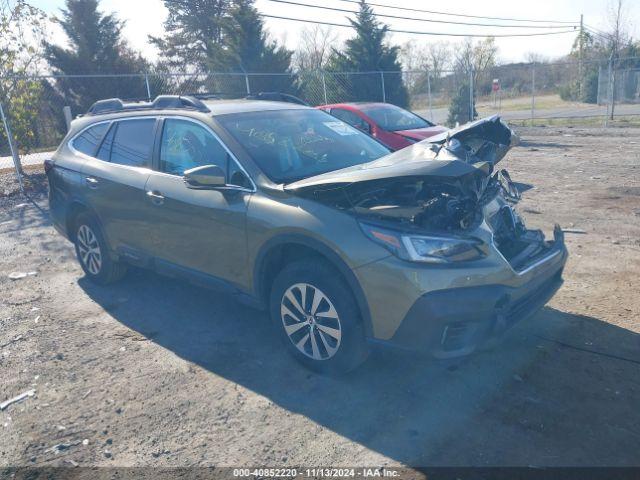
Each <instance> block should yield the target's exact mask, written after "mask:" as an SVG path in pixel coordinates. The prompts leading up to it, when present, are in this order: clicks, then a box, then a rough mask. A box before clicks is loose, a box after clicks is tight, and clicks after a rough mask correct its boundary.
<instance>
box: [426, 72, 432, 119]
mask: <svg viewBox="0 0 640 480" xmlns="http://www.w3.org/2000/svg"><path fill="white" fill-rule="evenodd" d="M427 101H428V104H429V116H430V120H431V121H432V122H433V106H432V104H431V74H430V73H429V70H427Z"/></svg>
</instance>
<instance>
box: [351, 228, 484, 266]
mask: <svg viewBox="0 0 640 480" xmlns="http://www.w3.org/2000/svg"><path fill="white" fill-rule="evenodd" d="M360 226H361V228H362V231H363V232H364V233H365V235H367V236H368V237H369V238H370V239H371V240H373V241H374V242H376V243H378V244H380V245H382V246H383V247H385V248H386V249H387V250H389V251H390V252H392V253H393V254H394V255H396V256H397V257H399V258H402V259H403V260H409V261H412V262H425V263H451V262H463V261H469V260H476V259H478V258H482V257H484V256H485V252H484V251H483V249H482V248H481V246H482V242H481V241H480V240H477V239H473V238H456V237H435V236H433V237H432V236H425V235H414V234H410V233H401V232H396V231H394V230H389V229H386V228H381V227H378V226H377V225H371V224H368V223H361V224H360Z"/></svg>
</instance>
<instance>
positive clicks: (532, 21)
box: [339, 0, 577, 25]
mask: <svg viewBox="0 0 640 480" xmlns="http://www.w3.org/2000/svg"><path fill="white" fill-rule="evenodd" d="M339 1H341V2H348V3H357V4H359V3H360V2H359V0H339ZM367 5H371V6H372V7H383V8H391V9H394V10H404V11H407V12H421V13H432V14H434V15H448V16H450V17H465V18H481V19H485V20H509V21H512V22H531V23H565V24H572V25H575V24H576V23H577V22H563V21H560V20H532V19H526V18H508V17H484V16H481V15H465V14H463V13H448V12H438V11H434V10H422V9H419V8H409V7H396V6H394V5H384V4H382V3H372V2H369V1H367Z"/></svg>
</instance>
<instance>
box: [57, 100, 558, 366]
mask: <svg viewBox="0 0 640 480" xmlns="http://www.w3.org/2000/svg"><path fill="white" fill-rule="evenodd" d="M513 138H514V135H513V134H512V132H511V130H510V129H508V127H506V126H505V125H504V124H503V123H502V122H501V121H500V119H499V118H497V117H491V118H487V119H483V120H480V121H478V122H475V123H472V124H469V125H466V126H463V127H460V128H458V129H455V130H451V131H449V132H446V134H443V135H439V136H437V137H432V138H430V139H428V140H426V141H423V142H420V143H417V144H415V145H412V146H411V147H408V148H406V149H404V150H401V151H398V152H395V153H390V152H389V150H388V149H387V148H386V147H385V146H383V145H382V144H380V143H379V142H378V141H377V140H375V139H374V138H373V137H370V136H368V135H366V134H365V133H362V132H360V131H359V130H357V129H355V128H353V127H351V126H349V125H348V124H346V123H343V122H342V121H340V120H338V119H336V118H334V117H331V116H330V115H328V114H327V113H324V112H322V111H320V110H316V109H313V108H309V107H305V106H302V105H295V104H292V103H280V102H269V101H260V100H234V101H223V100H216V101H206V100H205V101H203V100H200V99H198V98H195V97H182V96H161V97H158V98H156V99H155V101H153V102H149V103H129V104H125V103H123V102H122V101H120V100H118V99H110V100H102V101H100V102H97V103H96V104H94V105H93V106H92V107H91V109H90V110H89V112H88V113H87V114H86V115H84V116H82V117H79V118H78V119H76V120H74V121H73V122H72V125H71V128H70V131H69V133H68V135H67V136H66V138H65V139H64V140H63V142H62V144H61V145H60V147H59V148H58V150H57V151H56V152H55V154H54V155H53V157H52V159H51V160H48V161H47V162H45V170H46V172H47V175H48V179H49V185H50V194H49V195H50V197H49V200H50V211H51V215H52V219H53V222H54V225H55V226H56V228H57V229H58V230H59V231H60V232H61V233H62V234H63V235H64V236H66V237H67V238H68V239H69V240H70V241H72V242H73V243H74V244H75V248H76V252H77V256H78V259H79V261H80V264H81V265H82V268H83V270H84V272H85V275H86V276H87V277H88V278H89V279H90V280H92V281H94V282H96V283H98V284H101V285H104V284H108V283H111V282H114V281H116V280H118V279H120V278H121V277H122V276H123V275H124V274H125V273H126V270H127V267H128V266H129V265H135V266H139V267H145V268H150V269H153V270H155V271H157V272H159V273H161V274H166V275H170V276H174V277H183V278H186V279H188V280H190V281H193V282H196V283H198V284H202V285H207V286H212V287H215V288H222V289H225V290H227V291H228V292H230V293H231V294H233V295H235V296H236V297H237V298H238V299H240V300H244V301H247V302H250V303H252V304H255V305H260V306H263V307H265V308H267V309H268V310H269V312H270V316H271V318H272V320H273V324H274V327H275V328H276V329H277V331H278V332H279V335H280V336H281V337H282V339H283V342H284V345H285V346H286V348H288V350H289V351H290V352H291V353H292V354H293V355H294V356H295V357H296V358H297V359H299V360H300V361H301V362H303V363H304V364H305V365H307V366H308V367H310V368H313V369H315V370H319V371H327V372H339V371H346V370H350V369H352V368H354V367H356V366H357V365H359V364H360V363H361V362H363V361H364V359H365V358H366V356H367V354H368V351H369V349H370V347H371V344H372V343H379V344H385V345H393V346H397V347H401V348H404V349H411V350H419V351H425V352H429V353H431V354H433V355H435V356H436V357H452V356H458V355H464V354H468V353H470V352H472V351H473V350H474V349H476V348H477V347H478V346H480V345H482V344H483V343H484V342H486V341H487V340H488V339H490V338H492V337H495V336H497V335H500V334H501V333H502V332H503V331H505V330H506V329H507V328H508V327H509V326H511V325H512V324H513V323H514V322H515V321H516V320H518V319H521V318H524V317H526V316H528V315H530V314H532V313H534V312H536V311H537V310H538V309H539V308H541V307H542V306H543V305H544V304H545V303H546V302H547V301H548V300H549V299H550V298H551V296H552V295H553V294H554V293H555V292H556V291H557V289H558V288H559V287H560V284H561V283H562V278H561V275H562V270H563V267H564V265H565V262H566V258H567V251H566V248H565V246H564V241H563V238H562V232H561V230H560V229H559V228H558V227H556V229H555V232H554V239H553V240H547V239H545V237H544V235H543V234H542V232H541V231H538V230H529V229H526V228H525V226H524V224H523V222H522V220H521V218H520V217H519V216H518V214H516V213H515V211H514V208H513V205H514V203H515V202H517V199H518V192H517V189H515V188H514V184H513V183H512V182H511V180H510V179H509V177H508V174H507V173H506V172H505V171H504V170H503V171H496V169H495V163H496V162H497V161H498V160H500V158H502V157H503V156H504V154H505V153H506V151H507V150H508V148H509V146H510V145H511V144H512V143H513Z"/></svg>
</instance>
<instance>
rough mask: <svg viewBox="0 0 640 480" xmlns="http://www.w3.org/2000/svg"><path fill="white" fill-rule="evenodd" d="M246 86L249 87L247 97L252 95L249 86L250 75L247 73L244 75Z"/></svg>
mask: <svg viewBox="0 0 640 480" xmlns="http://www.w3.org/2000/svg"><path fill="white" fill-rule="evenodd" d="M244 84H245V86H246V87H247V95H251V87H250V86H249V75H247V73H246V72H245V74H244Z"/></svg>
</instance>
